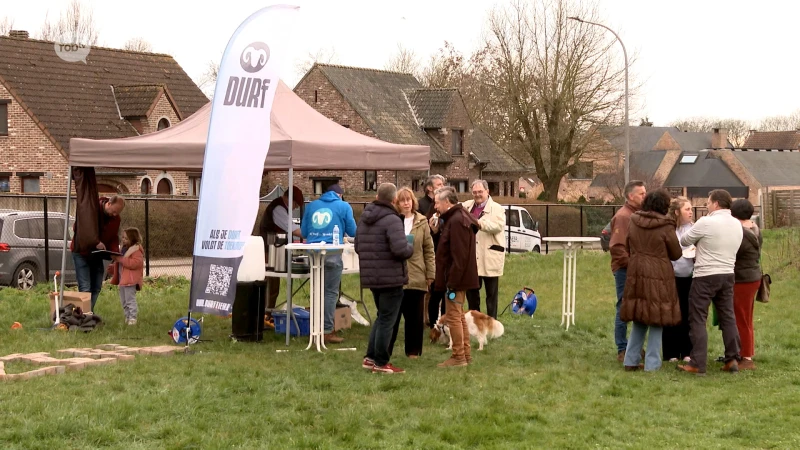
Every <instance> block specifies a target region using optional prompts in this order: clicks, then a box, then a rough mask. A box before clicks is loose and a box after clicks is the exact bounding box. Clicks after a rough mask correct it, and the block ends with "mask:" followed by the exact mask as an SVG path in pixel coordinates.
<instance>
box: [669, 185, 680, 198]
mask: <svg viewBox="0 0 800 450" xmlns="http://www.w3.org/2000/svg"><path fill="white" fill-rule="evenodd" d="M667 192H669V195H671V196H673V197H680V196H682V195H683V188H681V187H668V188H667Z"/></svg>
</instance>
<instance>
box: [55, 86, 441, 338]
mask: <svg viewBox="0 0 800 450" xmlns="http://www.w3.org/2000/svg"><path fill="white" fill-rule="evenodd" d="M210 118H211V103H209V104H207V105H205V106H204V107H202V108H200V109H199V110H198V111H197V112H196V113H194V114H192V115H191V116H189V117H187V118H186V119H185V120H183V121H181V122H180V123H178V124H177V125H174V126H172V127H170V128H166V129H164V130H161V131H157V132H155V133H150V134H146V135H142V136H134V137H128V138H119V139H98V140H94V139H79V138H73V139H70V150H69V166H70V167H69V173H70V177H69V178H67V180H68V182H67V192H68V193H69V192H70V191H71V189H72V186H71V183H72V176H71V174H72V167H108V168H115V169H158V170H186V171H190V170H192V171H199V170H202V168H203V158H204V155H205V148H206V139H207V137H208V125H209V121H210ZM270 126H271V127H272V129H271V137H270V147H269V152H268V154H267V158H266V161H265V162H264V168H265V169H267V170H288V171H289V186H292V185H293V171H294V170H386V169H387V168H391V169H390V170H419V171H427V170H428V169H429V168H430V147H428V146H427V145H400V144H392V143H389V142H384V141H381V140H379V139H375V138H371V137H369V136H365V135H363V134H360V133H357V132H355V131H352V130H350V129H348V128H345V127H343V126H341V125H339V124H337V123H336V122H333V121H331V120H330V119H328V118H327V117H325V116H323V115H322V114H320V113H319V112H317V111H316V110H315V109H314V108H312V107H311V106H309V105H308V104H307V103H306V102H305V101H303V99H301V98H300V97H298V96H297V95H296V94H295V93H294V92H292V90H291V89H289V87H288V86H286V85H285V84H284V83H283V82H280V83H279V84H278V89H277V91H276V93H275V100H274V103H273V105H272V114H271V120H270ZM254 162H255V161H254ZM259 163H260V162H259ZM292 200H293V199H292V189H289V204H292ZM69 201H70V196H69V195H67V205H66V209H65V211H69ZM291 221H292V217H291V211H289V228H291ZM64 236H65V240H64V253H63V258H64V259H62V262H61V268H62V273H63V270H64V267H65V264H66V245H67V240H66V237H67V236H69V234H68V232H67V230H66V225H65V229H64ZM290 277H291V271H290V272H289V273H287V281H290V280H291V278H290ZM288 291H289V292H291V289H289V290H288ZM60 292H61V293H62V294H63V292H64V279H63V277H62V279H61V287H60ZM289 292H287V298H288V299H289V301H291V299H290V297H289V295H291V294H290V293H289ZM60 297H61V296H59V298H60ZM289 311H291V308H289ZM290 328H291V327H286V339H287V344H288V342H289V329H290Z"/></svg>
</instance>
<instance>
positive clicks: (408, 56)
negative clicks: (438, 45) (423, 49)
mask: <svg viewBox="0 0 800 450" xmlns="http://www.w3.org/2000/svg"><path fill="white" fill-rule="evenodd" d="M420 65H421V64H420V60H419V57H418V56H417V54H416V53H415V52H414V50H411V49H407V48H405V47H403V44H399V43H398V44H397V53H395V54H394V56H392V58H391V59H390V60H389V61H388V62H387V63H386V65H385V66H384V67H383V68H384V69H386V70H389V71H391V72H401V73H410V74H412V75H414V76H419V73H420Z"/></svg>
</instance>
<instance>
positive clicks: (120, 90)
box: [114, 84, 164, 117]
mask: <svg viewBox="0 0 800 450" xmlns="http://www.w3.org/2000/svg"><path fill="white" fill-rule="evenodd" d="M163 90H164V88H162V87H161V86H159V85H157V84H143V85H138V86H125V85H122V86H114V95H115V96H116V98H117V105H119V111H120V114H121V115H122V117H142V116H146V115H147V113H148V112H149V111H150V107H151V106H153V103H155V101H156V99H157V98H158V96H159V95H160V94H161V92H162V91H163Z"/></svg>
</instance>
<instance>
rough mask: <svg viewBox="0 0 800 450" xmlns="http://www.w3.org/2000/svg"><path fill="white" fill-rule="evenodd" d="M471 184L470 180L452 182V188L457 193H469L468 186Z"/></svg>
mask: <svg viewBox="0 0 800 450" xmlns="http://www.w3.org/2000/svg"><path fill="white" fill-rule="evenodd" d="M468 184H469V181H468V180H451V181H450V186H452V187H454V188H455V190H456V192H458V193H459V194H462V193H464V192H467V185H468Z"/></svg>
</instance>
